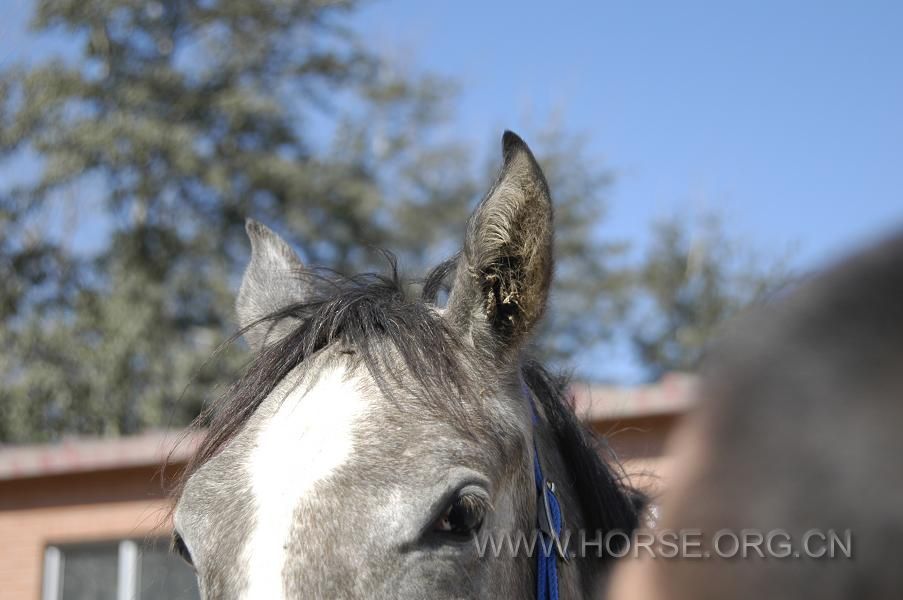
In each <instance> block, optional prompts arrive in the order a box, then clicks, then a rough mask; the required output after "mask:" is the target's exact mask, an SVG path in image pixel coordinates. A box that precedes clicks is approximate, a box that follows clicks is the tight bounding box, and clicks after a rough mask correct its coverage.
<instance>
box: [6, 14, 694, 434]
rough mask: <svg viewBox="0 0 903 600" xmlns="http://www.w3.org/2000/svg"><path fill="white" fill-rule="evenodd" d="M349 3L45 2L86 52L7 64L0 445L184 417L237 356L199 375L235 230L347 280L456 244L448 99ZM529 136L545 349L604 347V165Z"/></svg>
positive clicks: (459, 189)
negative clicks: (552, 263) (548, 303)
mask: <svg viewBox="0 0 903 600" xmlns="http://www.w3.org/2000/svg"><path fill="white" fill-rule="evenodd" d="M357 4H358V3H357V2H356V1H354V0H345V1H335V0H328V1H327V0H290V1H289V0H261V1H258V2H246V1H243V0H165V1H163V0H161V1H157V2H135V1H133V0H53V1H51V0H37V1H36V11H35V19H34V27H35V28H36V29H37V30H39V31H41V30H54V31H65V32H66V35H68V36H69V38H70V39H71V40H73V43H76V44H77V45H78V46H77V48H78V50H77V52H73V53H72V55H71V56H67V57H65V60H64V59H59V60H53V61H49V62H46V63H43V64H38V65H36V66H32V67H28V68H24V67H12V68H9V69H6V70H3V71H0V163H2V164H4V165H5V166H7V167H9V166H10V165H14V164H20V163H17V162H16V161H20V160H22V157H23V156H26V157H28V158H29V160H30V161H31V163H30V164H36V165H37V166H38V167H37V172H36V173H33V174H32V173H25V174H24V175H22V176H20V177H7V178H6V180H5V181H0V277H3V282H4V286H3V288H2V289H0V322H2V326H0V344H2V347H0V380H2V381H3V382H4V385H3V386H2V387H0V441H20V440H27V439H47V438H55V437H58V436H60V435H62V434H64V433H69V432H74V433H96V434H107V435H115V434H126V433H131V432H135V431H138V430H140V429H142V428H146V427H159V426H178V425H183V424H185V423H186V422H187V421H188V420H190V419H191V418H192V417H193V416H194V415H196V414H197V413H198V412H199V410H200V408H201V406H202V405H203V403H204V402H205V401H206V400H207V399H208V398H213V397H215V395H216V391H215V390H216V388H217V387H218V386H221V385H223V384H224V383H226V382H228V381H230V380H231V379H232V378H233V376H234V374H235V372H236V370H237V369H238V368H239V367H240V366H241V364H242V363H243V362H244V361H245V360H246V359H247V356H246V355H245V353H244V351H243V350H242V348H241V347H240V346H235V345H232V346H229V347H228V348H227V350H225V351H224V352H223V353H221V354H219V355H218V357H217V359H216V360H214V361H210V362H208V358H209V357H210V356H211V354H212V353H213V351H214V349H216V348H217V347H219V345H220V344H221V343H222V342H224V341H225V340H227V339H228V337H229V335H230V334H231V333H232V332H233V331H234V329H235V327H234V325H233V324H232V323H231V319H232V298H233V293H234V288H235V287H236V285H237V278H238V276H239V274H240V272H241V269H242V268H243V266H244V262H245V260H246V257H247V252H248V249H247V242H246V239H245V235H244V219H245V217H247V216H252V217H255V218H257V219H259V220H262V221H264V222H266V223H268V224H269V225H271V226H274V227H277V228H279V229H280V233H281V234H283V235H284V236H285V237H286V238H287V239H289V240H290V241H291V242H292V243H293V244H294V245H295V247H296V248H297V249H298V250H299V251H300V253H301V256H302V258H303V259H304V260H305V261H306V262H307V263H309V264H314V265H324V266H329V267H332V268H334V269H336V270H338V271H340V272H357V271H362V270H371V269H381V268H383V267H384V266H385V265H384V263H382V262H381V259H380V257H379V254H378V253H376V252H374V251H373V248H379V247H384V248H389V249H392V250H395V251H396V252H397V253H398V254H399V258H400V264H402V265H403V266H405V267H406V270H408V271H410V272H413V273H418V272H422V270H423V269H424V268H425V267H426V266H428V265H430V264H432V263H433V262H435V261H436V260H438V259H440V258H444V257H446V256H448V255H449V254H451V253H452V252H454V251H455V250H456V249H457V247H458V245H459V244H460V240H461V237H462V229H463V222H464V220H465V218H466V215H467V214H468V212H469V209H470V208H471V207H472V205H473V204H474V202H475V201H476V200H477V198H478V194H479V193H481V192H482V191H483V190H484V189H485V187H486V183H487V180H488V177H484V176H483V175H482V174H481V173H479V169H478V168H476V165H475V164H474V163H473V160H472V158H471V156H472V155H473V153H472V149H470V148H468V147H466V146H465V145H464V144H462V143H460V142H457V141H455V140H454V139H450V138H449V137H448V136H447V135H442V131H441V125H442V124H443V123H444V121H445V119H446V118H447V117H448V116H449V115H450V114H451V112H452V109H453V105H454V98H455V95H454V88H453V86H452V85H451V84H450V82H448V81H446V80H443V79H441V78H437V77H435V76H432V75H430V74H423V73H416V72H411V71H409V70H403V69H399V68H398V66H397V65H395V64H392V63H389V62H387V61H385V60H384V59H383V58H382V57H381V56H380V55H379V54H378V53H376V52H374V51H373V50H372V49H371V48H368V47H367V45H366V44H365V43H364V40H363V39H362V38H361V37H360V36H359V35H358V34H357V33H355V31H354V30H353V29H351V28H350V27H349V26H348V16H349V15H350V14H351V13H352V12H353V11H354V10H355V8H356V7H357ZM531 141H532V144H533V146H534V148H535V149H536V150H537V151H538V158H539V159H540V162H542V163H543V166H544V168H545V169H546V173H547V176H548V178H549V180H550V182H551V185H552V189H553V193H554V194H555V198H556V202H557V213H556V217H557V223H558V237H557V239H558V246H557V255H558V279H557V283H556V287H555V289H554V290H553V300H554V304H553V306H555V307H556V308H555V310H554V311H553V312H552V313H551V314H550V315H549V318H548V320H547V322H546V324H545V330H544V333H543V335H542V337H541V339H540V342H539V346H540V351H541V352H542V353H543V354H545V355H546V356H547V357H551V358H554V359H561V360H562V361H564V360H566V359H567V357H568V356H570V355H572V354H573V353H575V352H577V351H582V350H584V349H586V348H587V347H591V346H593V345H596V344H598V343H600V342H601V341H604V340H605V339H607V338H608V336H609V335H610V334H611V332H612V331H613V330H614V329H615V328H616V327H617V326H618V325H619V323H620V322H621V321H622V320H623V319H624V315H625V314H627V313H626V312H625V310H626V307H627V305H628V303H627V300H628V298H629V293H630V291H631V290H632V288H631V287H630V286H631V282H632V281H633V280H632V275H631V273H629V272H628V271H626V270H625V269H623V268H619V267H617V258H618V257H619V255H620V254H621V253H622V251H623V249H624V246H623V245H622V244H618V243H609V242H602V241H600V238H599V237H598V236H597V234H598V225H599V222H600V221H601V219H603V218H604V208H605V193H606V191H607V189H608V184H609V181H610V174H609V173H608V171H607V169H605V168H604V166H603V165H600V164H598V163H595V162H593V161H592V160H591V159H590V158H589V157H588V156H587V155H586V153H585V152H583V147H582V145H581V140H580V139H579V138H575V137H573V136H570V135H568V134H567V133H566V132H565V131H563V130H562V129H561V128H555V127H551V128H548V129H546V130H543V131H541V132H540V133H539V134H537V136H535V139H534V140H531ZM492 157H493V163H494V168H496V167H497V158H496V157H497V153H496V151H494V152H493V153H492ZM32 175H33V176H32ZM69 234H71V235H74V236H75V237H76V238H78V239H84V238H86V237H90V238H93V242H94V243H93V247H92V249H91V250H90V251H88V250H85V249H84V248H83V247H80V246H79V244H78V243H73V242H71V241H69V237H67V236H69ZM666 304H667V303H665V304H662V305H661V306H660V308H662V309H667V308H668V307H667V306H666ZM649 343H650V344H652V343H654V340H653V339H652V338H649ZM668 352H669V353H676V354H677V355H679V354H680V352H681V350H680V349H679V348H675V349H673V350H668ZM644 356H648V357H649V358H648V360H650V361H651V363H650V364H661V365H664V364H666V363H665V362H664V361H662V360H661V359H659V358H658V357H657V356H658V355H657V354H655V353H652V352H648V353H647V354H646V355H644ZM656 361H657V362H656ZM672 363H673V364H676V363H674V361H672V362H671V363H667V364H668V366H670V365H671V364H672ZM192 382H194V383H195V384H194V385H189V384H190V383H192Z"/></svg>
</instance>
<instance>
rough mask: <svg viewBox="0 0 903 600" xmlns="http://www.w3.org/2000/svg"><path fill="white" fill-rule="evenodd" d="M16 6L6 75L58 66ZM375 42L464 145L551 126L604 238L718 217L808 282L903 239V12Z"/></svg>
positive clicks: (449, 24)
mask: <svg viewBox="0 0 903 600" xmlns="http://www.w3.org/2000/svg"><path fill="white" fill-rule="evenodd" d="M30 10H31V2H29V1H27V0H8V1H7V2H4V3H3V5H2V7H0V65H6V64H9V63H10V62H15V61H20V60H35V59H40V58H41V57H44V56H48V55H50V54H53V53H56V52H58V51H59V50H60V49H61V48H65V44H64V43H63V42H62V40H60V39H59V38H56V37H42V38H38V39H35V38H33V37H31V36H29V35H28V34H27V32H26V31H25V23H26V21H27V16H28V14H29V12H30ZM355 24H356V27H357V28H358V29H359V30H360V31H361V32H362V33H363V34H364V35H365V36H366V37H367V39H368V41H369V42H370V43H372V44H373V45H375V46H376V47H378V48H380V49H382V50H383V51H385V52H387V53H389V54H390V55H392V56H395V57H396V58H398V59H399V60H401V61H403V62H404V63H407V65H408V66H410V67H413V68H419V69H426V70H430V71H435V72H438V73H440V74H443V75H446V76H449V77H451V78H454V79H456V80H458V81H459V83H460V88H461V98H460V103H459V107H458V111H457V115H456V117H455V121H454V125H453V126H454V128H455V133H456V134H457V135H459V136H461V137H463V138H465V139H468V140H472V142H473V143H474V145H475V147H478V148H487V147H489V146H490V143H492V142H494V140H496V139H497V138H498V136H499V135H500V133H501V131H502V130H503V129H504V128H511V129H514V130H515V131H519V132H521V133H523V134H524V135H525V136H526V137H527V139H528V141H529V134H530V132H531V130H532V131H535V130H536V129H538V128H540V127H541V126H542V124H543V123H544V122H545V121H546V120H548V119H552V118H558V119H562V120H563V121H564V123H565V124H566V126H567V127H568V128H569V129H571V130H572V131H578V132H581V133H582V134H584V135H586V136H587V137H588V139H589V140H590V146H589V148H590V151H591V152H590V153H591V155H592V156H594V157H596V158H598V159H599V160H603V161H604V162H605V163H606V164H607V165H609V166H610V167H612V168H613V169H614V170H615V172H616V174H617V183H616V185H615V188H614V189H613V191H612V193H611V196H610V199H611V205H610V218H609V220H608V222H607V223H606V224H605V228H604V232H603V233H604V234H608V235H611V236H612V237H613V238H615V239H632V240H636V241H638V242H639V243H640V244H642V241H643V239H644V237H645V235H646V232H647V231H648V224H649V223H650V221H652V220H653V219H655V218H656V217H660V216H666V215H670V214H674V213H675V212H681V213H685V214H688V215H691V216H692V215H701V214H703V213H706V212H708V211H713V210H714V211H717V212H718V213H720V214H721V215H722V216H723V217H724V220H725V223H726V225H727V227H728V228H729V230H730V231H731V232H732V233H733V234H734V235H735V236H737V237H739V238H740V239H741V240H743V241H744V242H746V243H747V244H749V246H751V247H752V248H754V249H757V250H759V251H760V252H761V253H764V254H765V255H769V254H770V255H773V256H782V255H784V254H785V253H786V252H787V250H788V249H793V257H794V258H793V262H794V263H795V265H796V266H797V267H800V268H809V267H813V266H816V265H818V264H819V263H822V262H824V261H825V260H829V259H830V258H831V257H833V256H836V255H837V254H838V253H840V252H842V251H843V250H845V249H848V248H850V247H852V246H854V245H856V244H859V243H862V242H863V241H865V240H868V239H870V238H871V237H873V236H875V235H879V234H881V233H882V232H885V231H888V230H889V229H891V228H892V227H894V226H899V225H903V35H901V32H903V3H900V2H890V1H888V2H879V1H875V2H856V3H854V2H833V1H831V2H828V1H813V0H805V1H803V0H795V1H793V2H786V1H784V2H778V1H764V2H763V1H759V2H698V1H683V2H666V1H660V2H651V1H637V2H619V3H614V2H568V1H559V2H555V3H551V2H543V3H540V2H530V1H520V2H513V1H507V2H474V1H472V0H463V1H456V2H424V1H422V0H419V1H415V0H394V1H392V0H389V1H382V2H372V3H370V4H369V5H368V6H367V7H366V8H365V9H364V10H363V11H362V12H360V13H359V14H358V15H357V16H356V17H355Z"/></svg>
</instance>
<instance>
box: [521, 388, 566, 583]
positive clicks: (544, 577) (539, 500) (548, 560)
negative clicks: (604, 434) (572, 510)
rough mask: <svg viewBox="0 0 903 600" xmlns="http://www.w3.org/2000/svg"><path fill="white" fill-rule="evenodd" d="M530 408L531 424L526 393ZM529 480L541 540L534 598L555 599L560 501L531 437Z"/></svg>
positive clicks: (561, 551)
mask: <svg viewBox="0 0 903 600" xmlns="http://www.w3.org/2000/svg"><path fill="white" fill-rule="evenodd" d="M527 394H528V396H529V398H530V406H531V408H532V409H533V424H534V425H536V424H537V423H538V422H539V415H538V414H537V412H536V404H535V402H534V400H533V395H532V394H530V393H529V391H528V392H527ZM533 479H534V481H535V483H536V519H537V525H538V527H539V532H540V537H541V540H540V541H541V543H540V544H539V546H538V547H537V548H534V551H535V552H536V598H537V600H558V559H559V558H561V559H562V560H564V561H567V556H566V554H565V550H564V548H563V547H562V545H561V537H560V536H561V530H562V528H563V526H564V517H563V516H562V514H561V504H560V503H559V502H558V496H557V495H556V493H555V484H554V483H552V482H551V481H549V480H548V479H546V478H545V477H544V476H543V474H542V463H541V462H540V460H539V447H538V446H537V445H536V439H535V438H534V440H533Z"/></svg>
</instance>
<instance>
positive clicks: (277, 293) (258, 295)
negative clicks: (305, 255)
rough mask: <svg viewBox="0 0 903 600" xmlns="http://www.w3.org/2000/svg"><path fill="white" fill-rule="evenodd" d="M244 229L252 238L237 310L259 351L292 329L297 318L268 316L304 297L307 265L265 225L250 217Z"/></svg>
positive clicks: (240, 319) (248, 336)
mask: <svg viewBox="0 0 903 600" xmlns="http://www.w3.org/2000/svg"><path fill="white" fill-rule="evenodd" d="M245 230H246V231H247V232H248V237H249V238H250V240H251V261H250V263H248V267H247V269H245V274H244V277H243V278H242V281H241V288H240V289H239V291H238V298H237V299H236V301H235V311H236V313H237V315H238V324H239V325H240V326H241V328H242V329H245V332H244V337H245V340H246V341H247V342H248V345H250V346H251V348H252V349H253V350H255V351H257V350H260V349H261V348H263V347H264V346H266V345H269V344H273V343H275V342H278V341H279V340H281V339H282V338H283V337H285V336H286V335H288V334H289V332H291V331H292V328H293V327H294V325H295V323H293V321H294V319H292V318H290V317H285V318H281V319H275V320H271V319H267V318H266V317H268V316H270V315H272V314H273V313H276V312H278V311H279V310H281V309H283V308H285V307H287V306H289V305H291V304H294V303H296V302H300V301H301V300H303V299H304V295H305V289H304V283H303V280H302V279H301V277H300V273H301V271H302V269H303V268H304V265H303V264H302V263H301V259H299V258H298V255H297V254H295V251H294V250H292V249H291V247H289V245H288V244H287V243H286V242H285V240H283V239H282V238H281V237H279V235H277V234H276V233H274V232H273V231H272V230H271V229H270V228H269V227H267V226H266V225H262V224H261V223H258V222H257V221H254V220H252V219H248V221H247V223H246V224H245ZM261 319H263V320H261Z"/></svg>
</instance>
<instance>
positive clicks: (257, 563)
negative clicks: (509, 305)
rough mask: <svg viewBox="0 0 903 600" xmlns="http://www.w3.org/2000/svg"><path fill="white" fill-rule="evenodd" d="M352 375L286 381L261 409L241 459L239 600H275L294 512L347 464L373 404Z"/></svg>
mask: <svg viewBox="0 0 903 600" xmlns="http://www.w3.org/2000/svg"><path fill="white" fill-rule="evenodd" d="M362 383H363V382H362V381H360V379H359V377H358V375H356V374H354V373H351V372H350V371H349V369H348V367H347V366H346V365H344V364H335V365H331V366H329V367H327V368H325V369H323V370H322V371H321V372H319V373H318V374H317V377H316V379H315V380H314V381H312V382H310V383H306V382H302V383H301V384H300V385H298V384H297V382H291V381H287V382H285V385H281V386H279V387H277V389H276V390H275V391H274V393H273V394H271V397H270V398H269V399H267V401H266V402H265V404H264V406H261V409H262V411H261V412H262V413H263V414H262V417H261V419H260V421H259V423H258V425H257V427H255V428H254V433H253V434H252V436H253V440H254V441H253V443H252V444H251V449H250V452H249V453H248V456H247V459H246V461H247V473H248V474H249V478H250V481H249V484H250V491H251V496H252V499H253V512H254V515H255V518H254V525H253V528H252V530H251V532H250V536H249V539H248V541H247V544H246V549H245V559H246V561H247V562H246V564H247V565H248V573H247V581H248V591H247V597H250V598H276V599H278V598H282V597H283V596H284V594H283V571H284V569H285V565H286V562H287V560H288V556H287V549H288V546H289V535H290V531H291V529H292V522H293V519H294V516H295V511H296V509H297V508H298V506H299V504H300V503H301V502H302V501H303V500H304V499H305V498H309V497H311V496H314V495H315V492H316V487H317V484H318V483H320V482H323V481H325V480H328V479H329V478H330V476H331V475H332V474H333V473H335V472H336V470H337V469H339V467H341V466H342V465H344V464H345V463H347V462H348V461H349V460H350V459H351V455H352V452H353V449H354V434H355V430H356V429H357V425H358V423H360V422H362V420H363V419H364V417H365V414H366V413H367V412H368V409H369V408H370V407H371V405H372V403H373V398H372V396H371V395H370V394H365V393H364V387H365V386H364V385H362Z"/></svg>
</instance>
